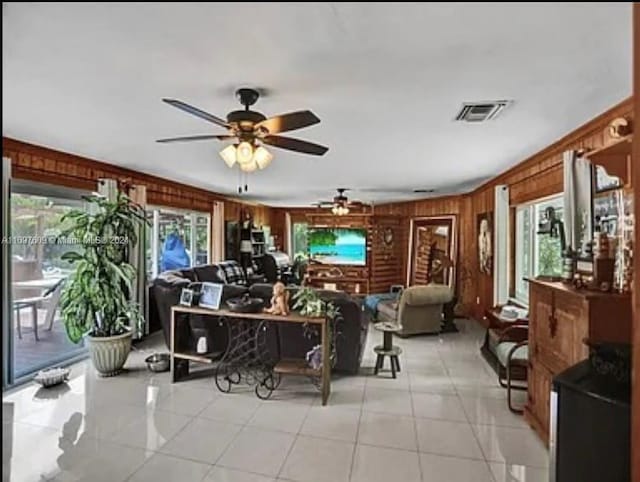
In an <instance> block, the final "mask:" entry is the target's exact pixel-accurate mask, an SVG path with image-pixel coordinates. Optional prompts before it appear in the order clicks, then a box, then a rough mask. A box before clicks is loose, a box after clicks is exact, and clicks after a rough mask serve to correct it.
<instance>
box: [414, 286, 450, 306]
mask: <svg viewBox="0 0 640 482" xmlns="http://www.w3.org/2000/svg"><path fill="white" fill-rule="evenodd" d="M452 297H453V293H452V291H451V288H449V286H446V285H437V284H431V285H426V286H411V287H409V288H407V289H405V290H404V292H403V293H402V301H403V302H404V303H406V304H407V305H409V306H425V305H436V304H439V303H441V304H444V303H448V302H449V301H451V298H452Z"/></svg>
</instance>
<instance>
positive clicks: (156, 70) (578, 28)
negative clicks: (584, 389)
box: [2, 3, 632, 205]
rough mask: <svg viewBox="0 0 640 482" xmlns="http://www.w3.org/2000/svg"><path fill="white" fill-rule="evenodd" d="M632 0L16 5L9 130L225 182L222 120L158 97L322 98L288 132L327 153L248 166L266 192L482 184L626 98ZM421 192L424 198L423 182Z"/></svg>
mask: <svg viewBox="0 0 640 482" xmlns="http://www.w3.org/2000/svg"><path fill="white" fill-rule="evenodd" d="M631 8H632V7H631V3H627V4H613V3H609V4H596V3H583V4H570V3H566V4H551V3H547V4H518V5H515V4H499V3H492V4H484V5H483V4H450V3H449V4H400V3H393V4H366V3H351V4H349V3H315V4H276V3H271V4H269V3H261V4H248V3H237V4H214V3H211V4H188V3H180V4H160V3H158V4H124V3H121V4H117V5H109V4H74V3H67V4H6V3H3V7H2V26H3V32H2V40H3V45H2V67H3V68H2V79H3V83H2V97H3V99H2V100H3V105H2V115H3V129H2V130H3V135H5V136H10V137H14V138H17V139H21V140H25V141H28V142H33V143H36V144H41V145H45V146H49V147H53V148H56V149H60V150H64V151H68V152H72V153H76V154H79V155H83V156H87V157H91V158H94V159H100V160H104V161H107V162H110V163H113V164H118V165H121V166H124V167H129V168H133V169H137V170H140V171H144V172H149V173H152V174H157V175H159V176H163V177H167V178H171V179H175V180H177V181H182V182H185V183H189V184H193V185H197V186H200V187H204V188H207V189H211V190H214V191H217V192H222V193H229V194H232V193H234V192H235V190H236V186H237V182H238V173H237V171H236V170H230V169H228V168H227V167H226V166H225V164H224V163H223V162H222V160H221V159H220V158H219V157H218V154H217V152H218V151H219V150H220V147H221V145H220V144H219V143H217V142H216V141H210V142H198V143H195V142H194V143H190V144H186V143H185V144H171V145H161V144H156V143H155V142H154V140H155V139H157V138H161V137H170V136H174V135H176V136H177V135H188V134H206V133H210V132H212V131H215V132H221V131H222V129H217V128H216V127H215V126H213V125H212V124H209V123H207V122H205V121H202V120H200V119H198V118H195V117H192V116H189V115H187V114H185V113H183V112H180V111H179V110H177V109H174V108H172V107H170V106H167V105H165V104H164V103H162V102H161V101H160V99H161V98H162V97H173V98H177V99H181V100H183V101H185V102H188V103H191V104H193V105H195V106H198V107H200V108H202V109H204V110H207V111H209V112H211V113H213V114H216V115H218V116H224V115H226V113H227V112H229V111H231V110H234V109H236V108H238V107H239V104H238V103H237V101H236V100H235V98H234V96H233V91H234V89H235V87H238V86H245V85H249V86H259V87H265V88H267V89H269V91H270V95H268V96H267V97H265V98H261V99H260V101H259V102H258V104H256V106H254V108H255V109H256V110H259V111H261V112H263V113H265V114H266V115H267V116H270V115H275V114H280V113H284V112H288V111H293V110H299V109H307V108H308V109H311V110H312V111H313V112H315V113H316V114H317V115H318V116H319V117H320V118H321V119H322V122H321V124H319V125H316V126H312V127H309V128H307V129H304V130H301V131H297V132H295V133H291V135H292V136H294V137H300V138H303V139H307V140H311V141H314V142H317V143H320V144H324V145H327V146H329V147H330V150H329V152H328V153H327V154H326V155H325V156H324V157H314V156H305V155H301V154H295V153H290V152H288V151H282V150H277V149H273V152H274V154H275V155H276V158H275V160H274V162H273V164H272V165H271V166H270V167H269V168H268V169H266V170H265V171H262V172H259V173H256V174H254V175H252V176H251V177H250V179H249V188H250V193H249V194H250V195H251V198H252V199H254V200H258V201H263V202H265V203H267V204H271V205H304V204H305V203H310V202H313V201H317V200H318V199H328V198H330V197H331V196H332V195H333V189H334V188H335V187H339V186H344V187H352V188H358V189H360V191H357V192H355V193H352V194H351V196H352V197H355V198H359V199H363V200H367V201H375V202H382V201H388V200H392V199H393V200H396V199H403V198H410V197H415V195H413V196H412V195H409V194H406V195H402V194H398V193H397V192H381V191H380V190H382V189H389V190H392V191H393V190H406V191H411V190H413V189H414V188H435V189H437V190H438V191H437V193H436V194H434V195H441V194H445V193H451V192H461V191H464V190H468V189H470V188H471V187H474V186H475V185H477V184H478V183H480V182H481V181H482V180H484V179H486V178H488V177H492V176H494V175H496V174H497V173H499V172H501V171H503V170H505V169H506V168H508V167H510V166H512V165H514V164H516V163H517V162H518V161H520V160H522V159H524V158H526V157H527V156H529V155H531V154H533V153H535V152H536V151H538V150H540V149H541V148H543V147H545V146H546V145H548V144H550V143H551V142H553V141H554V140H556V139H558V138H559V137H561V136H562V135H564V134H565V133H567V132H569V131H571V130H572V129H574V128H576V127H577V126H578V125H580V124H581V123H583V122H585V121H587V120H589V119H590V118H592V117H593V116H595V115H597V114H599V113H601V112H602V111H604V110H606V109H607V108H609V107H611V106H612V105H613V104H615V103H617V102H619V101H621V100H623V99H624V98H626V97H627V96H629V95H630V93H631ZM490 99H512V100H514V104H513V105H512V106H511V107H509V108H508V109H507V110H505V111H504V112H503V114H501V115H500V117H499V118H497V119H495V120H493V121H490V122H488V123H485V124H481V125H469V124H463V123H456V122H453V120H452V119H453V117H454V116H455V114H456V113H457V110H458V109H459V108H460V105H461V103H462V102H464V101H476V100H479V101H482V100H490ZM422 197H424V195H422Z"/></svg>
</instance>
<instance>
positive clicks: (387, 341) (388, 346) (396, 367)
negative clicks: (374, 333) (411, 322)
mask: <svg viewBox="0 0 640 482" xmlns="http://www.w3.org/2000/svg"><path fill="white" fill-rule="evenodd" d="M373 327H374V328H375V329H376V330H378V331H381V332H382V345H378V346H376V347H375V348H374V349H373V351H374V352H375V353H376V354H377V355H378V356H377V358H376V367H375V370H374V374H375V375H377V374H378V371H380V370H382V367H383V366H384V357H385V356H388V357H389V361H390V362H391V375H392V376H393V378H396V371H398V372H399V371H400V359H399V358H398V356H399V355H400V354H401V353H402V348H400V347H399V346H393V334H394V333H397V332H398V331H400V330H401V327H400V326H399V325H397V324H396V323H388V322H382V323H376V324H375V325H373Z"/></svg>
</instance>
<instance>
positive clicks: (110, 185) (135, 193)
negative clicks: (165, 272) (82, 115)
mask: <svg viewBox="0 0 640 482" xmlns="http://www.w3.org/2000/svg"><path fill="white" fill-rule="evenodd" d="M98 194H101V195H102V196H104V197H106V198H107V199H108V200H110V201H115V200H116V198H117V196H118V181H117V180H116V179H99V180H98ZM128 195H129V197H130V198H131V200H132V201H133V202H134V203H136V204H138V205H140V207H141V208H142V209H143V211H142V213H143V214H144V209H146V206H147V188H146V186H142V185H136V186H132V187H131V190H130V192H129V194H128ZM136 236H137V238H138V242H137V243H136V245H135V246H130V249H129V259H128V260H127V261H128V262H129V263H130V264H131V265H132V266H133V267H134V268H135V270H136V273H137V276H136V277H135V279H134V280H133V282H132V283H131V284H132V286H134V289H133V291H132V292H131V293H130V297H131V301H133V302H135V303H138V305H139V306H140V311H141V313H143V314H144V315H145V316H144V318H145V322H144V324H143V325H142V326H138V327H135V326H134V327H132V328H133V329H134V333H133V337H134V338H136V339H137V338H141V337H142V336H144V335H146V334H148V333H149V324H148V322H147V319H148V313H147V306H148V303H147V296H148V293H147V279H146V276H147V268H146V261H147V257H146V252H145V237H146V225H144V224H143V225H141V226H139V227H138V228H137V229H136Z"/></svg>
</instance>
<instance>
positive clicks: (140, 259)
mask: <svg viewBox="0 0 640 482" xmlns="http://www.w3.org/2000/svg"><path fill="white" fill-rule="evenodd" d="M129 197H130V198H131V200H132V201H133V202H134V203H136V204H138V205H139V206H140V207H141V208H142V211H141V213H142V214H143V215H144V214H145V213H146V209H147V187H146V186H142V185H135V186H132V188H131V190H130V192H129ZM147 229H148V226H147V225H146V224H142V223H141V224H140V225H139V226H138V228H137V229H136V236H137V238H138V242H137V243H136V245H135V246H131V251H130V252H129V263H131V265H132V266H133V267H134V268H135V269H136V273H138V275H137V276H136V278H135V279H134V280H133V283H132V286H135V289H134V291H133V293H131V300H132V301H134V302H136V303H138V304H139V305H140V310H141V311H142V313H144V314H145V317H144V319H145V322H144V325H143V326H140V327H139V331H138V333H134V338H140V337H142V336H144V335H148V334H149V323H148V321H147V320H148V319H149V316H148V315H149V313H148V306H149V303H148V295H149V292H148V290H147V253H146V243H145V239H146V236H147Z"/></svg>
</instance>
